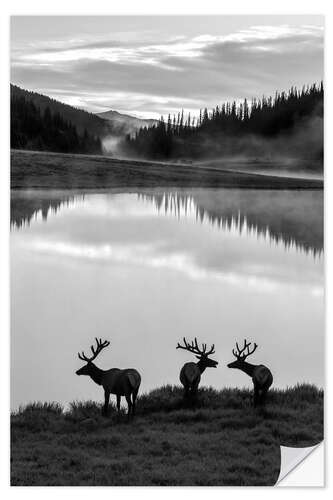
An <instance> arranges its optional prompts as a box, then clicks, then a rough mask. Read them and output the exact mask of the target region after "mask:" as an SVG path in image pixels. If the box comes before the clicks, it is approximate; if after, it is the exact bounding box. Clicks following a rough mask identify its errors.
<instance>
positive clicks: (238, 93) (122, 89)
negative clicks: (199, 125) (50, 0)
mask: <svg viewBox="0 0 333 500" xmlns="http://www.w3.org/2000/svg"><path fill="white" fill-rule="evenodd" d="M139 35H140V34H139V33H136V35H135V36H134V35H133V36H129V37H128V39H126V37H125V36H123V35H122V36H119V33H115V34H113V37H112V38H110V37H107V36H106V35H103V36H99V37H95V38H94V37H92V36H91V35H89V36H86V37H84V36H81V37H79V36H77V37H75V36H74V34H73V38H72V40H71V42H68V40H64V41H61V40H53V41H51V42H50V41H48V42H47V43H46V42H45V41H39V42H38V43H37V42H36V43H32V44H30V45H26V46H23V45H22V44H21V45H20V44H17V45H14V47H13V50H12V81H13V82H14V83H17V84H19V85H21V86H23V87H27V88H30V89H33V90H36V91H40V92H44V93H46V94H49V95H51V96H52V97H55V98H59V95H62V100H64V101H65V102H69V103H72V102H73V99H76V102H79V103H80V104H81V106H82V107H84V108H88V109H90V110H92V111H100V110H105V109H109V108H116V109H119V110H122V111H128V112H132V113H133V112H134V113H137V114H140V113H145V115H146V116H147V115H149V114H150V115H151V116H154V117H156V116H159V115H160V114H167V113H168V112H171V113H174V112H177V111H178V110H179V109H180V108H182V107H184V108H185V109H186V110H190V111H192V112H194V111H196V112H197V110H198V109H199V108H200V107H203V106H208V107H212V106H215V105H216V104H218V103H220V102H221V101H223V100H225V99H230V98H231V99H240V98H243V97H247V98H251V97H253V96H258V95H259V96H260V95H261V94H263V93H265V94H271V93H274V92H275V91H276V90H279V89H285V88H288V87H289V86H291V85H303V84H306V83H312V82H313V81H318V80H320V79H322V76H323V28H322V27H320V26H315V25H311V24H303V25H288V24H281V25H254V26H249V27H248V28H246V29H239V30H236V31H235V32H231V33H227V34H225V33H224V34H221V35H220V34H216V33H214V34H210V33H200V32H199V33H196V34H192V35H191V36H190V35H185V34H179V35H178V36H175V35H172V36H167V35H165V34H161V35H160V36H159V35H158V33H156V32H153V33H150V34H149V36H148V35H147V34H146V35H145V34H144V33H143V36H142V39H140V36H139ZM56 90H58V91H57V92H56ZM123 94H126V96H127V97H126V98H125V99H124V98H123ZM78 96H80V98H79V100H78Z"/></svg>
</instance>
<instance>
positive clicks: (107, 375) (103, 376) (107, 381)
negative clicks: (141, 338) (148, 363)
mask: <svg viewBox="0 0 333 500" xmlns="http://www.w3.org/2000/svg"><path fill="white" fill-rule="evenodd" d="M95 340H96V344H97V345H96V348H94V346H91V347H90V348H91V351H92V354H93V355H92V356H91V357H90V358H88V357H87V356H86V355H85V354H84V352H83V351H82V353H81V354H80V353H78V356H79V358H80V359H81V360H82V361H85V362H86V363H87V364H86V365H84V366H82V368H80V369H79V370H77V372H76V375H89V377H91V378H92V379H93V381H94V382H95V383H96V384H98V385H102V386H103V389H104V397H105V402H104V407H103V410H102V414H103V415H105V416H107V414H108V407H109V400H110V394H115V395H116V396H117V409H118V412H119V411H120V401H121V396H125V398H126V401H127V405H128V412H127V415H128V417H130V414H131V413H132V415H134V413H135V401H136V397H137V395H138V391H139V387H140V383H141V376H140V373H139V372H138V371H137V370H135V369H134V368H126V369H124V370H120V369H119V368H111V369H110V370H101V369H100V368H98V367H97V366H96V365H94V363H93V360H94V359H95V358H96V357H97V356H98V354H99V353H100V352H101V351H102V350H103V349H104V348H105V347H108V346H109V345H110V342H109V341H108V340H105V341H104V342H102V339H99V340H98V339H97V338H95Z"/></svg>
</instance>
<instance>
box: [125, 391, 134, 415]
mask: <svg viewBox="0 0 333 500" xmlns="http://www.w3.org/2000/svg"><path fill="white" fill-rule="evenodd" d="M125 398H126V401H127V405H128V410H127V417H128V418H130V416H131V409H132V401H131V395H130V394H126V396H125Z"/></svg>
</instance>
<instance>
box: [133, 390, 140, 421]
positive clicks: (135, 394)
mask: <svg viewBox="0 0 333 500" xmlns="http://www.w3.org/2000/svg"><path fill="white" fill-rule="evenodd" d="M138 392H139V387H138V388H137V389H134V391H133V394H132V401H133V404H132V415H133V416H134V415H135V402H136V398H137V395H138Z"/></svg>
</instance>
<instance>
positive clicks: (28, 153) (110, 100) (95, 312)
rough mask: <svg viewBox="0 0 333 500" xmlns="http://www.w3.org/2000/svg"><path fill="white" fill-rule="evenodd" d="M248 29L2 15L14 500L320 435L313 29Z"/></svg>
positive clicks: (317, 110) (211, 467) (272, 466)
mask: <svg viewBox="0 0 333 500" xmlns="http://www.w3.org/2000/svg"><path fill="white" fill-rule="evenodd" d="M246 14H247V15H245V13H244V15H241V14H238V15H236V14H235V15H222V14H221V15H190V14H188V15H105V16H101V15H96V16H95V15H88V16H83V15H72V16H69V15H63V16H59V15H13V16H11V19H10V82H8V87H9V86H10V92H9V93H8V96H9V98H10V229H9V230H8V232H9V231H10V236H9V238H10V428H11V430H10V482H11V486H274V485H276V484H277V483H278V482H279V480H280V479H281V478H282V476H284V475H285V474H286V472H285V469H284V467H287V468H288V467H291V465H290V464H291V462H290V464H289V465H288V460H287V462H286V460H284V458H283V453H282V451H281V450H285V449H286V448H288V449H289V448H292V449H293V453H296V455H297V453H299V456H300V457H301V456H302V453H304V450H305V449H310V448H311V449H312V448H314V447H316V446H317V445H320V443H322V442H323V440H324V388H325V304H324V291H325V276H324V258H325V256H324V92H326V86H325V79H324V25H325V17H324V16H323V15H319V14H318V15H314V14H312V15H310V14H307V15H305V14H304V15H298V14H294V15H290V14H288V15H282V14H272V15H266V14H265V15H257V14H251V15H249V13H248V12H247V13H246ZM8 154H9V151H8ZM296 455H295V456H296ZM285 462H286V464H287V465H283V464H285Z"/></svg>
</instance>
